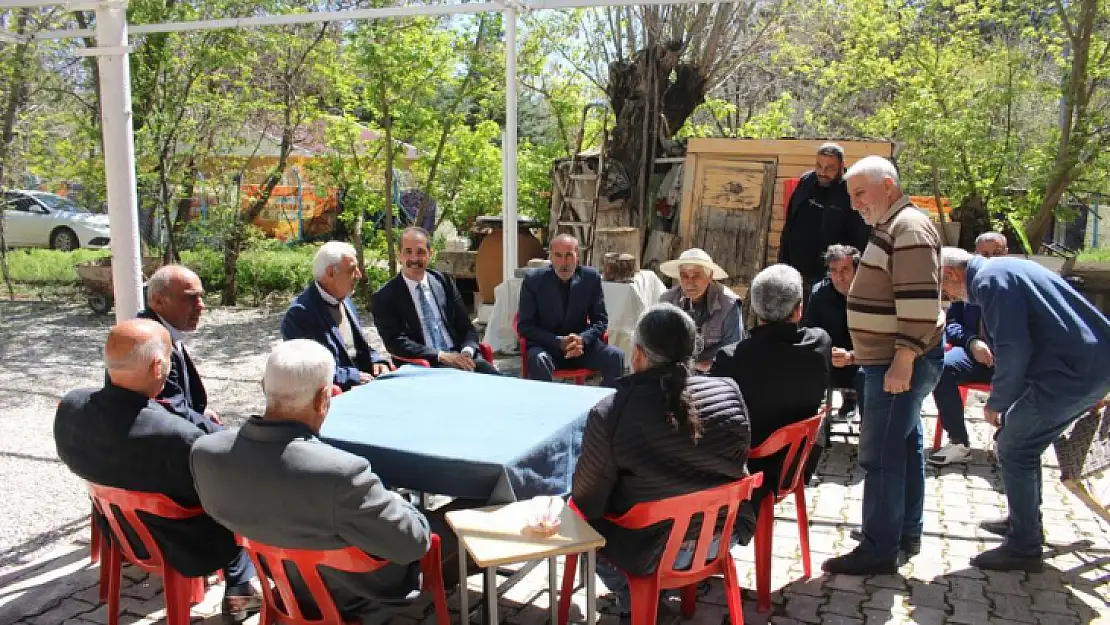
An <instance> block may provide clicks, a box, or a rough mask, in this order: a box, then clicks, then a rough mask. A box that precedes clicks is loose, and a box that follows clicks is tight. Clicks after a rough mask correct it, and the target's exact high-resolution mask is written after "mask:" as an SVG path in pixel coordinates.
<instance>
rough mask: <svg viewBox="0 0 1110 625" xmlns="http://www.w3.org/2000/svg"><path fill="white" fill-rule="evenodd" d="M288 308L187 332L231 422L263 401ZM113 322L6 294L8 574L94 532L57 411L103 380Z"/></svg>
mask: <svg viewBox="0 0 1110 625" xmlns="http://www.w3.org/2000/svg"><path fill="white" fill-rule="evenodd" d="M283 312H284V309H283V308H275V309H257V308H214V309H209V310H207V311H205V313H204V317H203V320H202V322H201V326H200V328H199V329H198V330H197V332H196V333H195V334H194V335H193V336H191V337H190V338H189V342H188V346H189V352H190V355H191V356H192V357H193V359H194V360H195V361H196V363H197V367H198V368H199V369H200V372H201V375H202V376H203V377H204V381H205V388H206V389H207V391H208V396H209V398H210V402H211V404H210V405H211V406H212V408H213V409H214V410H216V411H217V412H218V413H220V415H221V416H222V417H223V418H224V420H225V422H229V423H231V424H238V423H241V422H242V420H244V419H246V418H247V416H249V415H250V414H252V413H257V412H259V411H260V410H261V409H262V404H263V400H262V391H261V388H260V386H259V380H260V379H261V376H262V368H263V365H264V364H265V361H266V355H267V354H268V353H269V351H270V348H271V346H272V345H273V344H274V343H275V342H277V341H279V340H280V337H279V334H278V326H279V323H280V321H281V315H282V313H283ZM363 318H364V319H369V318H370V317H369V316H368V315H367V316H364V317H363ZM113 321H114V317H113V316H111V315H104V316H101V315H94V314H92V313H91V312H90V311H89V309H88V308H87V307H85V306H84V305H83V304H65V305H58V304H53V303H43V302H6V301H5V302H0V431H2V432H4V433H5V434H4V435H3V436H2V437H0V484H3V488H2V490H0V519H4V522H3V525H2V526H0V576H2V575H3V574H4V573H5V572H7V571H9V570H10V569H11V568H12V567H16V566H19V565H20V564H24V563H26V562H29V561H31V560H33V559H34V558H35V557H36V556H37V555H40V554H42V553H44V552H45V551H46V550H49V549H50V548H52V547H54V546H57V545H59V544H61V543H64V542H68V541H70V540H73V539H75V538H76V539H85V538H86V537H87V535H88V512H87V510H88V499H87V497H86V495H85V494H84V492H83V487H82V485H81V482H80V480H78V479H77V478H76V477H74V476H73V475H72V474H71V473H70V472H69V471H68V470H67V469H66V467H65V466H64V465H63V464H62V463H61V462H60V461H59V460H58V456H57V454H56V453H55V449H54V437H53V421H54V411H55V408H56V407H57V404H58V400H60V399H61V397H62V396H63V395H64V394H65V393H66V392H67V391H69V390H72V389H75V388H81V387H86V386H100V384H101V383H102V382H103V377H102V376H103V375H104V373H103V371H104V370H103V366H102V364H101V363H102V359H101V353H100V350H101V348H102V347H103V344H104V339H105V337H106V336H107V334H108V329H109V327H111V325H112V323H113ZM371 332H373V330H372V326H371ZM371 341H372V342H374V344H375V345H378V341H377V336H376V335H373V336H371Z"/></svg>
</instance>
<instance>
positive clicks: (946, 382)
mask: <svg viewBox="0 0 1110 625" xmlns="http://www.w3.org/2000/svg"><path fill="white" fill-rule="evenodd" d="M975 253H976V254H978V255H980V256H985V257H987V258H994V257H996V256H1005V255H1006V254H1007V253H1009V250H1008V248H1007V247H1006V237H1005V236H1003V235H1001V234H999V233H997V232H984V233H983V234H981V235H979V237H978V238H977V239H975ZM981 326H982V323H981V318H980V313H979V307H978V306H976V305H975V304H969V303H967V302H959V301H956V302H953V303H952V305H951V306H949V307H948V315H947V317H946V320H945V326H944V340H945V342H946V343H948V351H946V352H945V353H944V369H943V370H941V373H940V381H939V382H937V387H936V388H935V389H933V400H934V401H935V402H936V404H937V413H938V419H939V421H940V425H941V427H943V428H944V431H945V432H947V433H948V444H947V445H945V446H944V447H941V448H940V449H938V450H936V451H934V452H933V453H932V454H931V455H930V456H929V458H928V462H929V464H932V465H935V466H944V465H948V464H953V463H958V462H967V460H968V458H970V457H971V437H970V436H968V434H967V423H966V422H965V420H964V400H963V397H961V396H960V385H961V384H969V383H973V382H974V383H984V384H985V383H989V382H990V381H991V376H992V375H994V352H993V351H991V347H990V345H988V344H987V337H986V336H985V335H984V333H983V330H982V327H981Z"/></svg>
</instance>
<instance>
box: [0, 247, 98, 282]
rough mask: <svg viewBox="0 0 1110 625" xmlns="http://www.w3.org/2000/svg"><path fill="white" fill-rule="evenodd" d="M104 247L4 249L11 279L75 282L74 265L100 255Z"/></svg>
mask: <svg viewBox="0 0 1110 625" xmlns="http://www.w3.org/2000/svg"><path fill="white" fill-rule="evenodd" d="M108 255H109V253H108V252H107V251H105V250H74V251H72V252H59V251H58V250H39V249H18V250H8V271H10V272H11V277H12V281H13V282H22V283H26V284H48V283H62V284H66V283H75V282H78V281H79V280H80V279H79V278H78V277H77V270H76V269H75V267H76V266H77V264H78V263H83V262H87V261H90V260H96V259H98V258H104V257H105V256H108Z"/></svg>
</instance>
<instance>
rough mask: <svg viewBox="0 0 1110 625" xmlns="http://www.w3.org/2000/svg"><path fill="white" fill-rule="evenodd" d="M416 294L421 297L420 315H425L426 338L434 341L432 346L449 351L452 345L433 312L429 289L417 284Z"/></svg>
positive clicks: (442, 350)
mask: <svg viewBox="0 0 1110 625" xmlns="http://www.w3.org/2000/svg"><path fill="white" fill-rule="evenodd" d="M416 294H417V295H418V296H419V297H420V316H421V317H423V324H422V325H423V326H424V338H425V339H427V340H429V341H431V342H432V347H434V348H436V349H438V350H439V351H441V352H445V351H448V350H449V349H450V346H449V345H448V344H447V339H445V338H444V337H443V333H442V332H440V331H439V324H438V323H436V316H435V314H434V313H433V312H432V305H431V303H429V302H428V289H426V288H424V285H423V284H418V285H416Z"/></svg>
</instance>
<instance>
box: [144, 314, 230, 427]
mask: <svg viewBox="0 0 1110 625" xmlns="http://www.w3.org/2000/svg"><path fill="white" fill-rule="evenodd" d="M138 317H139V318H140V319H150V320H151V321H157V322H158V323H162V320H161V319H159V318H158V315H157V314H155V312H154V311H153V310H151V309H149V308H144V309H143V310H142V311H140V312H139V314H138ZM158 403H160V404H162V405H163V406H165V408H166V410H169V411H170V412H172V413H174V414H175V415H177V416H179V417H185V419H187V420H188V421H189V422H190V423H192V424H193V425H195V426H197V427H199V428H200V429H202V430H204V433H205V434H211V433H212V432H218V431H220V430H222V429H224V428H223V426H221V425H219V424H217V423H216V422H215V421H213V420H212V419H210V418H208V417H207V416H205V414H204V410H205V409H206V408H207V407H208V393H206V392H205V390H204V382H203V381H202V380H201V379H200V373H199V372H198V371H197V367H196V365H194V364H193V359H192V358H189V352H188V351H186V349H185V346H184V345H182V346H181V349H180V350H178V349H176V348H174V350H173V352H171V355H170V377H168V378H166V386H164V387H163V388H162V392H161V393H159V394H158Z"/></svg>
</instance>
